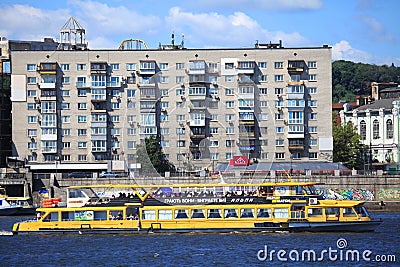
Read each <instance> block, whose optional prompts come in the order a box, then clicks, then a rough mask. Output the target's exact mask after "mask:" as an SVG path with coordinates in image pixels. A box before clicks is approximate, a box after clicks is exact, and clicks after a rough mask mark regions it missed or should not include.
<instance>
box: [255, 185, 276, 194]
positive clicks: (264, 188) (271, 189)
mask: <svg viewBox="0 0 400 267" xmlns="http://www.w3.org/2000/svg"><path fill="white" fill-rule="evenodd" d="M258 190H259V193H260V195H262V196H272V195H273V193H274V187H273V186H260V187H259V188H258Z"/></svg>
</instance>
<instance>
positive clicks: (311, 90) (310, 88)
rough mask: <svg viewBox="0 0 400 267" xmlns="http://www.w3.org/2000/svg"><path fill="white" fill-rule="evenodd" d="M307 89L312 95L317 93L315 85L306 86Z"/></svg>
mask: <svg viewBox="0 0 400 267" xmlns="http://www.w3.org/2000/svg"><path fill="white" fill-rule="evenodd" d="M307 89H308V93H309V94H310V95H314V94H316V93H317V87H308V88H307Z"/></svg>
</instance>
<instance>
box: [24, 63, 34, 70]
mask: <svg viewBox="0 0 400 267" xmlns="http://www.w3.org/2000/svg"><path fill="white" fill-rule="evenodd" d="M26 70H27V71H36V64H28V65H27V66H26Z"/></svg>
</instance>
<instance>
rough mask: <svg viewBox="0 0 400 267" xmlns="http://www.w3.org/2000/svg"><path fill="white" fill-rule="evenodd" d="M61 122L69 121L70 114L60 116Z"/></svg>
mask: <svg viewBox="0 0 400 267" xmlns="http://www.w3.org/2000/svg"><path fill="white" fill-rule="evenodd" d="M61 122H62V123H71V116H61Z"/></svg>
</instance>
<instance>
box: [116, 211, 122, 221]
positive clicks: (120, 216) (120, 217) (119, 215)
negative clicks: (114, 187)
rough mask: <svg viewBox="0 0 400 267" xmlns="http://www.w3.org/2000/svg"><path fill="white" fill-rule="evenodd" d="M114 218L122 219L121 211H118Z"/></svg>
mask: <svg viewBox="0 0 400 267" xmlns="http://www.w3.org/2000/svg"><path fill="white" fill-rule="evenodd" d="M116 220H122V214H121V212H118V215H117V218H116Z"/></svg>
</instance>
